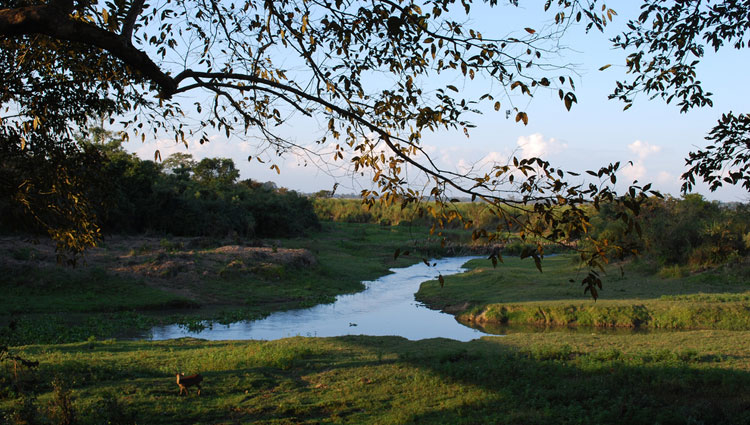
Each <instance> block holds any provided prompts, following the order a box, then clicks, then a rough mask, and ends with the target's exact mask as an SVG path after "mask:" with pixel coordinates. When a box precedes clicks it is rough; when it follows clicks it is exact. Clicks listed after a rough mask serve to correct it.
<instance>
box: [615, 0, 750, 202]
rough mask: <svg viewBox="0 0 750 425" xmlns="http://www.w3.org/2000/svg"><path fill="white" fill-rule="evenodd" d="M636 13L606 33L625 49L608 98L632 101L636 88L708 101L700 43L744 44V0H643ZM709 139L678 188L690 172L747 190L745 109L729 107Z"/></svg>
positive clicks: (688, 185)
mask: <svg viewBox="0 0 750 425" xmlns="http://www.w3.org/2000/svg"><path fill="white" fill-rule="evenodd" d="M641 10H642V12H641V14H640V16H639V17H638V18H637V19H635V20H632V21H630V22H629V23H628V30H627V31H626V32H624V33H623V34H622V35H619V36H617V37H615V38H614V39H613V42H614V44H615V46H617V47H620V48H622V49H625V50H626V51H629V52H630V54H629V55H628V58H627V69H628V72H629V73H630V74H632V75H633V79H632V80H630V81H624V82H618V83H617V87H616V88H615V90H614V92H613V93H612V95H611V97H612V98H617V99H620V100H622V101H623V102H625V109H628V108H630V107H631V106H632V104H633V101H634V100H635V97H636V95H637V94H638V93H644V94H646V95H648V96H649V97H650V98H661V99H663V100H664V101H665V102H667V103H671V102H672V101H675V102H676V103H677V106H678V107H679V108H680V111H682V112H686V111H688V110H690V109H691V108H696V107H705V106H712V105H713V101H712V99H711V96H712V93H711V92H709V91H707V90H705V89H704V87H703V84H702V83H701V81H700V80H699V75H698V66H699V65H700V63H701V61H702V60H703V59H704V56H705V52H706V50H707V49H711V50H714V51H715V52H718V51H719V50H720V49H722V48H726V47H727V46H730V47H731V48H734V49H737V50H744V49H746V48H748V47H750V40H749V39H748V37H750V31H748V30H749V29H750V26H749V24H748V23H749V22H750V1H747V0H744V1H738V0H723V1H718V2H713V3H712V2H708V1H703V0H677V1H675V0H643V5H642V6H641ZM706 139H707V140H709V141H710V142H711V144H710V145H708V146H707V147H705V148H704V149H700V150H698V151H697V152H691V153H690V154H689V156H688V158H687V159H686V163H687V165H688V166H689V169H688V171H687V172H685V173H684V174H683V175H682V180H683V181H684V183H683V185H682V190H683V192H687V191H690V190H691V189H692V188H693V186H694V185H695V181H696V178H698V179H703V181H705V182H706V183H708V184H709V187H710V189H711V190H712V191H713V190H716V189H717V188H719V187H721V186H722V185H723V184H724V183H728V184H742V187H744V188H745V189H747V190H748V192H750V116H749V115H748V114H747V113H744V114H743V113H740V114H737V115H735V113H734V112H732V111H729V112H727V113H726V114H724V115H723V117H722V118H721V120H719V122H718V125H717V126H716V127H714V128H713V129H712V130H711V131H710V132H709V135H708V136H707V137H706Z"/></svg>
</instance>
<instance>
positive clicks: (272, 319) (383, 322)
mask: <svg viewBox="0 0 750 425" xmlns="http://www.w3.org/2000/svg"><path fill="white" fill-rule="evenodd" d="M473 258H476V257H452V258H443V259H439V260H433V261H432V262H431V264H434V267H428V266H427V265H425V264H424V263H418V264H415V265H412V266H409V267H403V268H397V269H392V270H391V271H392V272H393V273H391V274H388V275H386V276H383V277H381V278H379V279H377V280H374V281H369V282H364V284H365V286H366V289H365V290H364V291H362V292H358V293H356V294H350V295H339V296H338V297H337V298H336V301H335V302H334V303H332V304H321V305H317V306H315V307H312V308H307V309H301V310H291V311H283V312H278V313H273V314H271V315H269V316H268V317H266V318H265V319H261V320H256V321H251V322H237V323H232V324H230V325H216V324H215V325H213V327H211V328H208V329H205V330H203V331H201V332H189V331H187V330H186V329H184V328H183V327H180V326H179V325H169V326H159V327H155V328H153V329H152V330H151V339H153V340H163V339H171V338H180V337H185V336H191V337H196V338H203V339H209V340H226V339H235V340H238V339H261V340H271V339H280V338H286V337H290V336H297V335H300V336H319V337H326V336H340V335H396V336H402V337H404V338H407V339H410V340H418V339H424V338H436V337H443V338H451V339H455V340H459V341H469V340H472V339H475V338H479V337H480V336H482V335H489V334H487V333H484V332H482V331H479V330H477V329H472V328H469V327H466V326H464V325H462V324H460V323H458V322H457V321H456V320H455V318H454V317H453V316H452V315H450V314H446V313H442V312H440V311H437V310H430V309H429V308H427V307H425V306H423V305H422V304H421V303H418V302H417V301H416V300H415V299H414V293H415V292H417V290H418V289H419V285H420V284H421V283H422V282H424V281H427V280H431V279H436V278H437V276H438V274H442V275H443V276H447V275H451V274H456V273H461V272H463V271H464V270H465V269H463V268H462V267H461V266H462V265H463V264H464V263H466V262H467V261H469V260H471V259H473Z"/></svg>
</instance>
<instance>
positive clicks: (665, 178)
mask: <svg viewBox="0 0 750 425" xmlns="http://www.w3.org/2000/svg"><path fill="white" fill-rule="evenodd" d="M656 181H657V182H658V183H659V184H675V183H677V182H678V181H677V179H676V178H675V176H673V175H672V174H670V173H668V172H666V171H661V172H660V173H659V174H658V175H657V176H656Z"/></svg>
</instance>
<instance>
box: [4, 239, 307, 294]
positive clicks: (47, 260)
mask: <svg viewBox="0 0 750 425" xmlns="http://www.w3.org/2000/svg"><path fill="white" fill-rule="evenodd" d="M210 244H211V242H209V241H206V240H205V239H202V238H170V239H168V240H167V239H163V238H154V237H144V236H140V237H129V236H127V237H126V236H113V237H109V238H107V239H106V240H105V241H104V242H103V243H102V244H101V246H100V247H97V248H93V249H91V250H89V251H87V252H86V254H85V255H84V257H83V259H82V261H80V262H79V265H78V266H77V267H76V270H85V269H86V268H93V267H100V268H103V269H104V270H106V271H107V272H110V273H114V274H118V275H124V276H129V277H133V278H136V279H139V280H142V281H143V282H144V283H145V284H147V285H149V286H151V287H154V288H158V289H161V290H165V291H168V292H170V293H173V294H177V295H181V296H184V297H187V298H191V299H198V298H199V297H198V294H199V293H201V292H202V291H200V286H201V284H202V282H204V281H205V280H207V279H212V280H215V279H217V278H230V277H231V278H241V277H242V276H243V275H245V274H247V275H248V276H250V275H251V274H253V273H256V272H258V271H262V270H265V269H272V268H274V267H280V266H282V267H292V268H304V267H310V266H313V265H315V264H316V259H315V257H314V256H313V255H312V253H310V252H309V251H307V250H305V249H289V248H280V247H275V246H274V247H267V246H244V245H221V246H218V247H217V246H214V247H210V246H209V247H206V245H210ZM214 245H215V244H214ZM0 265H2V266H3V268H6V269H8V268H9V269H18V268H23V267H33V268H37V269H39V268H48V267H62V266H59V265H58V264H57V256H56V253H55V246H54V243H52V242H51V241H49V240H34V239H31V238H22V237H4V238H0ZM200 300H201V303H202V304H205V303H211V302H217V301H219V300H217V299H212V298H211V297H209V298H208V299H207V298H206V296H205V294H203V295H202V296H201V297H200Z"/></svg>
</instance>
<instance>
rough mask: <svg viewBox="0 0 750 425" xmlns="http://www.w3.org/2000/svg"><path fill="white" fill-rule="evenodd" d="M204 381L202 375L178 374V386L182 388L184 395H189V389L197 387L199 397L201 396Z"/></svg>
mask: <svg viewBox="0 0 750 425" xmlns="http://www.w3.org/2000/svg"><path fill="white" fill-rule="evenodd" d="M202 381H203V376H201V374H200V373H196V374H195V375H190V376H185V374H184V373H178V374H177V385H179V387H180V394H179V395H182V392H183V391H184V392H185V395H188V388H190V387H192V386H193V385H195V386H196V387H198V395H201V382H202Z"/></svg>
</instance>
